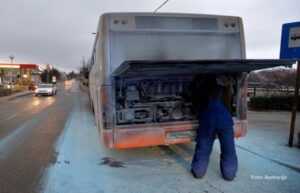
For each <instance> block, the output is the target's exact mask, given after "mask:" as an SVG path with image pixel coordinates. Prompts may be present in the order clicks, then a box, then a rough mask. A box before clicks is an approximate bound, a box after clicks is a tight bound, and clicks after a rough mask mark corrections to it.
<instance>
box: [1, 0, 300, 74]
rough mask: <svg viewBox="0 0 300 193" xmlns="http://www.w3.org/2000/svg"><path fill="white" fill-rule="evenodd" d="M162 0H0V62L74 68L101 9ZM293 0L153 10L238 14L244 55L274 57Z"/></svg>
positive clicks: (176, 1)
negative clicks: (240, 20)
mask: <svg viewBox="0 0 300 193" xmlns="http://www.w3.org/2000/svg"><path fill="white" fill-rule="evenodd" d="M163 2H164V0H86V1H83V0H0V62H10V60H9V55H10V54H13V55H15V60H14V63H35V64H39V65H41V66H45V65H46V63H49V64H50V65H51V66H54V67H56V68H58V69H60V70H66V71H70V70H78V68H79V66H81V63H82V56H85V57H86V58H87V57H89V56H90V54H91V50H92V46H93V42H94V35H92V34H91V33H92V32H95V31H96V28H97V24H98V19H99V16H100V15H101V14H102V13H104V12H136V11H137V12H153V11H154V10H155V9H156V8H157V7H158V6H159V5H160V4H162V3H163ZM299 7H300V5H299V0H248V1H242V0H227V1H224V0H170V1H169V2H168V3H167V4H166V5H165V6H164V7H162V8H161V9H160V10H159V12H179V13H200V14H215V15H233V16H241V17H242V18H243V22H244V29H245V36H246V48H247V58H278V56H279V45H280V36H281V27H282V24H283V23H289V22H296V21H300V10H299Z"/></svg>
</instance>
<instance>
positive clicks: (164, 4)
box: [154, 0, 169, 13]
mask: <svg viewBox="0 0 300 193" xmlns="http://www.w3.org/2000/svg"><path fill="white" fill-rule="evenodd" d="M168 1H169V0H166V1H165V2H163V3H162V4H161V5H160V6H159V7H158V8H157V9H155V11H154V13H155V12H157V11H158V10H159V9H160V8H162V6H164V5H165V4H166V3H168Z"/></svg>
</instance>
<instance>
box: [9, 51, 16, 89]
mask: <svg viewBox="0 0 300 193" xmlns="http://www.w3.org/2000/svg"><path fill="white" fill-rule="evenodd" d="M9 59H10V79H9V80H10V93H11V92H12V74H13V73H12V72H13V71H12V64H13V60H14V59H15V56H14V55H10V56H9Z"/></svg>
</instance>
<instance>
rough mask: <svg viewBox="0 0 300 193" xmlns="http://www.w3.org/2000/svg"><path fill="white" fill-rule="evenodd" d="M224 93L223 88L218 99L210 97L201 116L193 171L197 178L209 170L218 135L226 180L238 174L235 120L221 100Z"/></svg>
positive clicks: (222, 171) (221, 167) (222, 168)
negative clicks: (210, 158)
mask: <svg viewBox="0 0 300 193" xmlns="http://www.w3.org/2000/svg"><path fill="white" fill-rule="evenodd" d="M222 93H223V89H220V91H219V93H218V97H217V99H216V100H212V99H211V98H210V99H209V104H208V106H207V107H206V108H205V109H204V110H203V111H202V113H201V114H200V116H199V129H198V132H197V138H196V142H197V144H196V148H195V154H194V157H193V161H192V172H193V174H194V175H195V177H197V178H202V177H203V176H204V175H205V173H206V171H207V167H208V162H209V156H210V154H211V151H212V147H213V144H214V141H215V137H216V136H218V138H219V141H220V145H221V156H220V157H221V161H220V169H221V173H222V176H223V178H224V179H226V180H233V179H234V177H235V176H236V172H237V168H238V161H237V155H236V150H235V145H234V132H233V120H232V117H231V114H230V113H229V111H228V110H227V109H226V108H225V107H224V105H223V104H222V102H221V97H222Z"/></svg>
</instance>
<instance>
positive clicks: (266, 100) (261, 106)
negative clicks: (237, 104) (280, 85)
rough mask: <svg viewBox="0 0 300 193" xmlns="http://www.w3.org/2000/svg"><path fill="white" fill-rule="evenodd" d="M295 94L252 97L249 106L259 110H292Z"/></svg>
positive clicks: (299, 104)
mask: <svg viewBox="0 0 300 193" xmlns="http://www.w3.org/2000/svg"><path fill="white" fill-rule="evenodd" d="M293 100H294V96H293V95H274V96H257V97H251V98H250V102H249V107H251V108H252V109H257V110H284V111H291V110H292V104H293ZM298 110H300V96H299V97H298Z"/></svg>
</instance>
